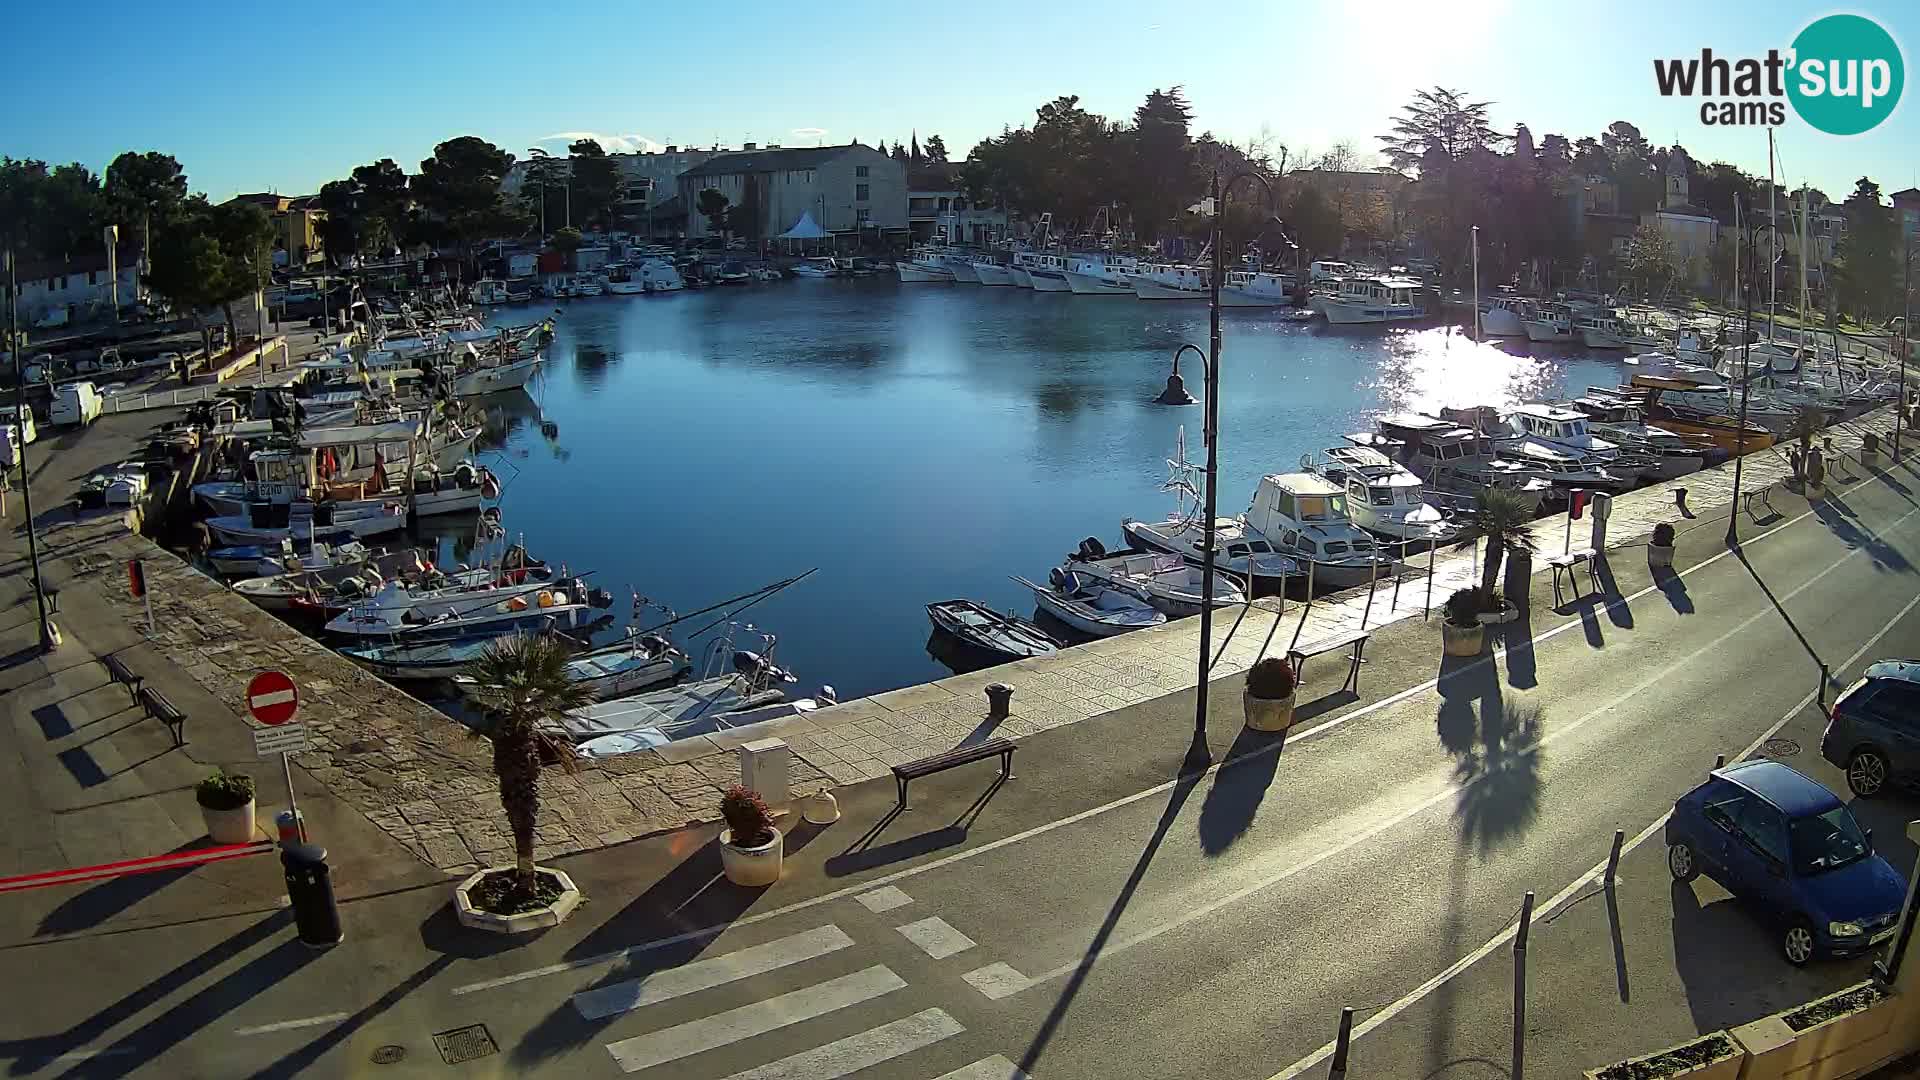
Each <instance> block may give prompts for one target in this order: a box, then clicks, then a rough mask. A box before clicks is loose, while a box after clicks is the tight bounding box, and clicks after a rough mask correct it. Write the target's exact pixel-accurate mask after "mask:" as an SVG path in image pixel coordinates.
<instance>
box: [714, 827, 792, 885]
mask: <svg viewBox="0 0 1920 1080" xmlns="http://www.w3.org/2000/svg"><path fill="white" fill-rule="evenodd" d="M771 831H772V832H773V839H772V840H770V841H768V842H767V843H765V844H762V845H760V846H759V847H753V848H745V847H735V846H734V844H733V830H732V829H722V830H720V869H721V870H722V871H724V872H725V873H726V875H727V880H728V881H731V882H733V883H734V884H735V885H746V886H750V887H752V886H760V885H771V884H773V883H774V882H776V881H779V880H780V864H781V859H782V857H783V856H784V854H785V851H786V838H785V837H783V836H781V835H780V830H779V829H778V828H774V829H772V830H771Z"/></svg>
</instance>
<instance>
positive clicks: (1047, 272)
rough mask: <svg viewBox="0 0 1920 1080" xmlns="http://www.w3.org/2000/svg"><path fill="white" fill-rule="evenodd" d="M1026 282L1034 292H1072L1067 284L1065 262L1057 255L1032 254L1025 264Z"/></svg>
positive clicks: (1071, 287) (1071, 288)
mask: <svg viewBox="0 0 1920 1080" xmlns="http://www.w3.org/2000/svg"><path fill="white" fill-rule="evenodd" d="M1026 270H1027V281H1028V284H1030V285H1032V286H1033V291H1034V292H1053V293H1064V292H1072V291H1073V286H1071V285H1068V284H1067V260H1066V259H1064V258H1062V257H1061V256H1059V255H1047V254H1044V253H1041V252H1032V253H1030V257H1029V258H1028V259H1027V263H1026Z"/></svg>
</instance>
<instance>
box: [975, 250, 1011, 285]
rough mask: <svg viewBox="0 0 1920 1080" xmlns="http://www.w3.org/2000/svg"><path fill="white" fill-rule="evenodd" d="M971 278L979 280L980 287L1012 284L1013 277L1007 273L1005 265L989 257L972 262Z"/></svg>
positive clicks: (982, 257)
mask: <svg viewBox="0 0 1920 1080" xmlns="http://www.w3.org/2000/svg"><path fill="white" fill-rule="evenodd" d="M973 276H974V277H977V278H979V279H980V284H982V285H1009V286H1010V285H1012V284H1013V275H1012V274H1011V273H1009V272H1008V271H1007V267H1006V264H1004V263H1001V262H1000V261H998V260H997V259H995V258H994V257H993V256H991V255H984V256H981V257H980V258H977V259H975V260H973Z"/></svg>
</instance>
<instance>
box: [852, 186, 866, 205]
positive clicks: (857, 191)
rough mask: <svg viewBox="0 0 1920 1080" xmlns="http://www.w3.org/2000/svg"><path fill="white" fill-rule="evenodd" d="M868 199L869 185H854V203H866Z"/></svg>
mask: <svg viewBox="0 0 1920 1080" xmlns="http://www.w3.org/2000/svg"><path fill="white" fill-rule="evenodd" d="M867 197H868V188H867V185H865V184H855V185H853V201H854V202H866V201H867Z"/></svg>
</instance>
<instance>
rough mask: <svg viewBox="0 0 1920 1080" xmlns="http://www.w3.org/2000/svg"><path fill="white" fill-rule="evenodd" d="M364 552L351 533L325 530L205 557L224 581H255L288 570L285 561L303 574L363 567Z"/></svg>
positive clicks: (238, 546) (331, 528) (230, 548)
mask: <svg viewBox="0 0 1920 1080" xmlns="http://www.w3.org/2000/svg"><path fill="white" fill-rule="evenodd" d="M367 555H368V552H367V549H366V548H365V547H363V546H361V545H360V544H356V543H354V542H353V530H351V529H348V528H345V527H343V526H327V527H324V528H321V529H318V530H316V531H315V532H313V533H308V534H305V535H302V536H298V537H288V538H287V539H285V540H283V541H281V542H280V543H278V544H234V545H229V546H227V547H217V548H213V549H211V550H209V551H208V552H207V553H206V554H205V555H204V556H202V557H203V558H204V559H206V561H207V565H209V566H211V567H212V568H213V571H214V573H216V574H220V575H222V576H223V577H238V576H245V577H257V576H259V575H261V574H278V573H283V572H285V571H287V570H288V569H290V568H289V567H288V566H287V565H286V560H288V559H297V560H299V568H300V569H303V570H321V569H325V568H326V567H329V566H332V565H334V564H335V563H336V562H340V563H354V564H358V563H362V562H365V561H366V560H367Z"/></svg>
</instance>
